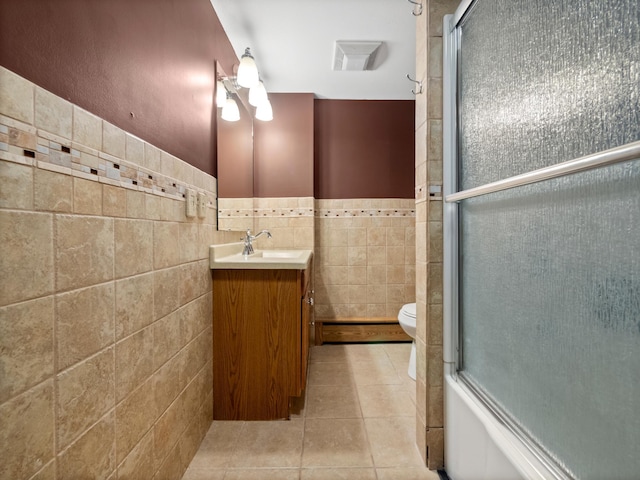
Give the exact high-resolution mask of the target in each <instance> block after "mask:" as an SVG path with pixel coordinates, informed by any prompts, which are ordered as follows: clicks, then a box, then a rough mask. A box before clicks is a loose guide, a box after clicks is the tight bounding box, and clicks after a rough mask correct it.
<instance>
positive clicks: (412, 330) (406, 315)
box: [398, 303, 416, 380]
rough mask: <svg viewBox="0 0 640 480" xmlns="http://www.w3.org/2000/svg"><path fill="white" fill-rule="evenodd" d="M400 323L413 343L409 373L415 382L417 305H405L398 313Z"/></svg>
mask: <svg viewBox="0 0 640 480" xmlns="http://www.w3.org/2000/svg"><path fill="white" fill-rule="evenodd" d="M398 322H400V326H401V327H402V329H403V330H404V332H405V333H406V334H407V335H409V336H410V337H411V338H412V339H413V342H412V343H411V356H410V357H409V369H408V371H407V373H408V374H409V376H410V377H411V378H413V379H414V380H415V379H416V340H415V338H416V304H415V303H407V304H406V305H403V306H402V308H401V309H400V311H399V312H398Z"/></svg>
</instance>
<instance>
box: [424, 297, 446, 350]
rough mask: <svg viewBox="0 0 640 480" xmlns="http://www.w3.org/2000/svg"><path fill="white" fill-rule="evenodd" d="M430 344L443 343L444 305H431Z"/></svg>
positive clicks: (429, 318) (429, 320)
mask: <svg viewBox="0 0 640 480" xmlns="http://www.w3.org/2000/svg"><path fill="white" fill-rule="evenodd" d="M428 312H429V316H428V317H427V319H428V322H429V334H428V338H427V340H428V342H429V345H442V305H429V310H428Z"/></svg>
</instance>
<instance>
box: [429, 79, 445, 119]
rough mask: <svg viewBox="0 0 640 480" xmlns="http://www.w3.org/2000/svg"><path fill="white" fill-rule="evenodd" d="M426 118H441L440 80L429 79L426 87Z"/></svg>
mask: <svg viewBox="0 0 640 480" xmlns="http://www.w3.org/2000/svg"><path fill="white" fill-rule="evenodd" d="M427 97H428V98H429V101H428V104H427V118H429V119H432V118H442V79H441V78H430V79H429V82H428V86H427Z"/></svg>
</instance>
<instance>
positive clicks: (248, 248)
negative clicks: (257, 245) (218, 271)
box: [240, 229, 271, 255]
mask: <svg viewBox="0 0 640 480" xmlns="http://www.w3.org/2000/svg"><path fill="white" fill-rule="evenodd" d="M263 233H266V234H267V237H269V238H271V232H270V231H269V230H262V231H261V232H260V233H257V234H256V235H251V230H249V229H247V235H246V236H245V237H242V238H240V240H243V241H244V249H243V250H242V255H252V254H253V244H252V243H251V242H253V241H254V240H255V239H256V238H258V237H259V236H260V235H262V234H263Z"/></svg>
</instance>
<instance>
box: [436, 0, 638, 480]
mask: <svg viewBox="0 0 640 480" xmlns="http://www.w3.org/2000/svg"><path fill="white" fill-rule="evenodd" d="M474 3H475V0H463V1H462V2H461V3H460V6H459V7H458V9H457V10H456V12H455V14H454V15H447V16H445V18H444V20H443V46H444V56H443V176H444V178H443V199H444V201H443V234H444V259H443V261H444V263H443V268H444V269H443V289H444V291H443V295H444V299H443V313H444V329H443V360H444V376H445V412H446V420H445V463H446V467H447V470H448V471H449V470H450V469H451V470H452V471H451V474H452V478H453V479H454V480H458V478H456V476H455V471H456V465H458V464H460V462H463V463H466V464H469V463H470V462H473V461H474V460H473V459H470V458H469V455H475V453H474V452H473V450H474V448H473V447H474V445H471V444H469V440H468V438H473V439H476V440H477V439H480V438H481V439H482V441H486V442H490V443H491V446H490V447H489V448H488V449H487V450H486V451H485V456H486V457H490V458H484V459H483V458H477V459H475V460H477V461H479V462H480V463H479V464H478V466H477V467H474V468H478V469H480V468H481V467H482V466H483V464H484V465H486V464H487V463H491V462H494V463H495V462H496V458H497V457H501V455H502V456H503V457H504V458H500V460H499V461H497V465H498V464H500V462H503V464H502V465H498V466H497V467H496V470H493V471H492V472H493V473H490V471H487V472H488V473H486V474H487V475H493V476H495V478H499V476H500V475H501V474H502V475H506V476H505V477H504V478H508V476H509V475H512V474H513V472H517V474H519V475H520V476H522V477H523V478H531V479H537V478H540V479H547V478H554V479H557V480H566V479H570V478H571V477H570V476H569V475H568V474H567V472H565V471H564V470H563V469H562V468H561V467H560V466H559V465H558V464H557V463H556V462H555V461H554V460H552V459H551V458H550V457H549V455H548V454H547V453H546V452H544V451H543V450H542V449H541V448H540V447H539V446H538V445H537V444H536V443H535V442H534V441H533V440H532V439H530V438H529V437H528V435H526V433H525V432H524V431H523V430H522V429H521V428H519V427H518V426H517V425H516V424H515V423H514V422H513V421H511V420H510V419H509V418H508V417H507V416H506V415H505V414H504V413H503V412H502V410H501V409H500V408H498V406H497V405H496V403H495V402H494V401H493V400H492V399H491V398H489V397H488V396H487V395H485V394H484V393H483V392H481V391H479V390H478V389H477V388H475V387H474V386H473V385H472V384H471V383H470V382H468V381H466V380H465V378H464V374H463V373H462V374H461V372H460V369H461V367H462V343H461V337H462V336H461V334H460V333H461V332H460V319H459V295H458V291H459V268H460V265H459V262H458V259H459V250H458V238H459V227H458V225H459V224H458V222H459V218H458V202H459V201H461V200H463V199H465V198H471V197H474V196H479V195H484V194H486V193H492V192H497V191H501V190H506V189H509V188H513V187H517V186H521V185H527V184H530V183H536V182H540V181H544V180H548V179H551V178H557V177H560V176H564V175H571V174H573V173H577V172H581V171H585V170H589V169H594V168H600V167H603V166H606V165H611V164H614V163H618V162H622V161H626V160H631V159H635V158H638V157H640V142H633V143H630V144H627V145H623V146H621V147H617V148H613V149H610V150H606V151H603V152H598V153H595V154H592V155H587V156H585V157H581V158H578V159H574V160H570V161H567V162H563V163H559V164H556V165H552V166H549V167H545V168H542V169H539V170H534V171H531V172H528V173H525V174H522V175H517V176H514V177H510V178H507V179H504V180H500V181H497V182H492V183H490V184H486V185H483V186H480V187H476V188H472V189H469V190H465V191H462V192H461V191H458V185H457V183H458V171H457V165H458V144H457V137H458V135H457V134H458V128H457V126H458V76H457V70H458V69H457V65H458V53H459V51H460V50H459V49H460V45H461V41H462V38H461V29H460V28H459V25H460V22H461V21H462V19H463V17H464V16H465V15H466V14H467V13H468V12H469V11H470V9H472V7H473V5H474ZM461 405H463V407H462V409H461V408H460V406H461ZM465 409H466V410H465ZM469 415H471V416H469ZM472 417H476V418H475V419H476V420H478V421H477V422H474V420H470V419H471V418H472ZM458 418H466V419H467V420H468V423H469V424H474V423H477V425H478V426H479V429H480V430H483V431H481V432H478V431H476V432H466V433H464V434H462V433H461V431H460V428H459V423H460V422H461V420H459V419H458ZM454 426H455V428H454ZM465 428H466V427H465ZM463 437H467V438H463ZM465 442H467V444H468V445H469V447H470V448H469V449H467V451H466V452H465V451H464V448H461V447H460V445H464V444H465ZM475 446H477V445H475ZM461 450H462V451H461ZM487 452H488V453H487ZM461 456H462V457H464V458H460V457H461ZM509 464H510V465H509ZM483 468H484V467H483ZM463 470H464V469H463ZM477 471H478V472H480V471H481V470H477ZM483 471H485V470H483ZM504 472H512V473H506V474H505V473H504ZM460 476H462V477H463V476H464V474H460ZM487 478H491V477H490V476H487Z"/></svg>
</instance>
